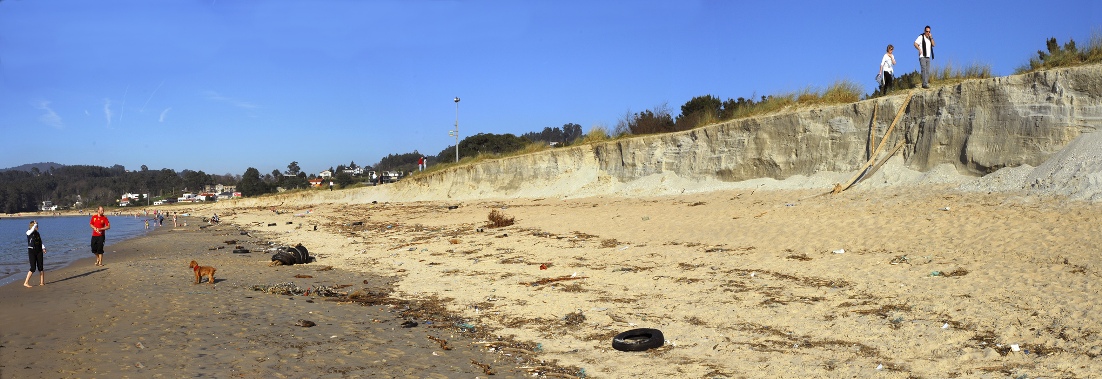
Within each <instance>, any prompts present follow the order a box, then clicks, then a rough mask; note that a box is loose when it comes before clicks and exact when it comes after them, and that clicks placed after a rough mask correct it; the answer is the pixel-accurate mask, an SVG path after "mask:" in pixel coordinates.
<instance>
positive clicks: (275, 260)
mask: <svg viewBox="0 0 1102 379" xmlns="http://www.w3.org/2000/svg"><path fill="white" fill-rule="evenodd" d="M275 251H276V252H275V254H274V255H272V263H271V264H269V265H268V266H279V265H284V266H290V265H294V264H307V263H310V262H311V261H313V260H314V258H313V257H311V256H310V252H309V251H308V250H306V247H304V246H302V244H298V245H296V246H295V247H287V246H280V247H278V248H276V249H275Z"/></svg>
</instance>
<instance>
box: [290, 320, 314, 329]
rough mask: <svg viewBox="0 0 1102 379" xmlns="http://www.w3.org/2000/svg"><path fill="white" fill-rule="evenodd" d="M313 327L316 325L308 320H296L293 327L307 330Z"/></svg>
mask: <svg viewBox="0 0 1102 379" xmlns="http://www.w3.org/2000/svg"><path fill="white" fill-rule="evenodd" d="M314 325H317V324H315V323H314V322H313V321H310V320H298V321H296V322H295V326H301V327H303V328H309V327H312V326H314Z"/></svg>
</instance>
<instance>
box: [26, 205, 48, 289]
mask: <svg viewBox="0 0 1102 379" xmlns="http://www.w3.org/2000/svg"><path fill="white" fill-rule="evenodd" d="M45 254H46V245H43V244H42V235H40V234H38V222H37V221H31V225H30V227H29V228H28V229H27V259H28V260H29V261H30V262H31V270H30V271H27V279H26V280H24V281H23V287H30V286H31V274H34V271H35V269H38V285H40V286H44V285H46V268H44V267H42V261H43V256H44V255H45Z"/></svg>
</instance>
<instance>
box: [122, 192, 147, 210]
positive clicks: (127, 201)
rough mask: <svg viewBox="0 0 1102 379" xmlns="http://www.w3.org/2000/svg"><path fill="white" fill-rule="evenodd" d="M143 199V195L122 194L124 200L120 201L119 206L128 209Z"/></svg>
mask: <svg viewBox="0 0 1102 379" xmlns="http://www.w3.org/2000/svg"><path fill="white" fill-rule="evenodd" d="M141 197H142V195H141V194H136V193H129V192H127V193H124V194H122V198H121V199H119V206H120V207H128V206H130V203H131V202H134V201H137V200H138V199H141Z"/></svg>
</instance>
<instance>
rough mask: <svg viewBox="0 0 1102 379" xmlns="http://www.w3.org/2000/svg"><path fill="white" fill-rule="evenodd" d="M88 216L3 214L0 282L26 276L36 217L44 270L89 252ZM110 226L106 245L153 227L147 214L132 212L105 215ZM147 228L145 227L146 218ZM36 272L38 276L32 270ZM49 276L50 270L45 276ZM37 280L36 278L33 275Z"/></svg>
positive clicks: (132, 236) (109, 252) (2, 283)
mask: <svg viewBox="0 0 1102 379" xmlns="http://www.w3.org/2000/svg"><path fill="white" fill-rule="evenodd" d="M91 217H92V216H91V215H90V214H89V215H87V216H46V217H3V218H0V285H4V284H8V283H11V282H13V281H16V280H18V279H25V278H26V277H27V271H29V269H30V263H29V262H28V261H27V226H28V224H29V223H30V222H31V220H36V221H38V233H39V234H41V235H42V244H43V245H46V255H45V259H44V265H45V266H46V271H51V270H56V269H58V268H61V267H65V266H67V265H69V264H70V263H73V261H75V260H77V259H81V258H91V257H95V255H92V228H91V227H90V226H88V222H89V221H91ZM107 219H108V220H110V221H111V230H108V231H107V233H105V234H106V235H107V245H110V244H113V243H115V242H119V241H122V240H125V239H129V238H134V237H137V236H141V235H144V234H145V233H146V232H148V231H149V230H152V229H153V228H156V227H157V226H156V223H155V222H153V220H151V219H150V218H149V217H146V216H139V217H135V216H133V215H117V216H115V215H107ZM147 220H148V221H149V229H146V226H145V225H146V224H145V222H146V221H147ZM104 251H105V255H107V257H105V259H106V262H108V263H110V262H111V257H110V255H111V249H110V248H105V249H104ZM35 276H38V275H37V274H35ZM46 279H47V280H46V281H47V282H48V281H49V280H50V278H49V274H47V278H46ZM35 280H37V279H35Z"/></svg>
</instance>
